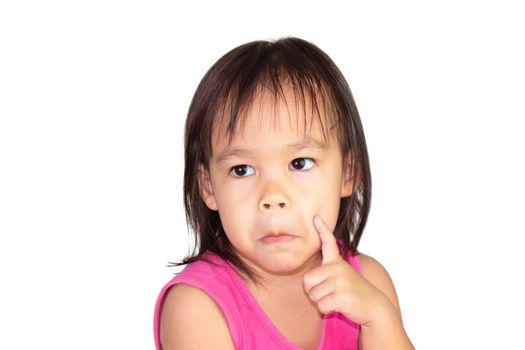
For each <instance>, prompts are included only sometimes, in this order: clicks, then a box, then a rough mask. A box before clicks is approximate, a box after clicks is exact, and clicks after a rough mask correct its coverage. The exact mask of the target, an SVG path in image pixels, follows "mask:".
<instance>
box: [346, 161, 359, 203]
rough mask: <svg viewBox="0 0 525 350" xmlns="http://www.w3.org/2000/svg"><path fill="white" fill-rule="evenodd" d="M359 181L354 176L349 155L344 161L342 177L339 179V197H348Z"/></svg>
mask: <svg viewBox="0 0 525 350" xmlns="http://www.w3.org/2000/svg"><path fill="white" fill-rule="evenodd" d="M360 183H361V181H360V179H359V178H356V176H355V174H354V171H353V168H352V161H351V157H350V155H348V159H347V160H346V162H344V168H343V177H342V179H341V198H346V197H350V196H351V195H352V193H353V192H354V190H355V189H356V188H357V186H358V185H359V184H360Z"/></svg>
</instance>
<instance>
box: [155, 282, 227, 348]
mask: <svg viewBox="0 0 525 350" xmlns="http://www.w3.org/2000/svg"><path fill="white" fill-rule="evenodd" d="M160 341H161V343H162V347H163V350H179V349H184V350H186V349H195V350H199V349H203V350H204V349H206V350H209V349H218V350H233V349H234V346H233V342H232V339H231V335H230V331H229V329H228V324H227V322H226V319H225V317H224V314H223V313H222V311H221V309H220V308H219V306H218V305H217V304H216V303H215V301H214V300H213V299H212V298H211V297H210V296H209V295H208V294H206V293H205V292H204V291H202V290H200V289H198V288H194V287H191V286H189V285H185V284H179V285H175V286H173V287H172V288H171V289H170V291H169V292H168V294H167V296H166V299H165V301H164V305H163V309H162V315H161V320H160Z"/></svg>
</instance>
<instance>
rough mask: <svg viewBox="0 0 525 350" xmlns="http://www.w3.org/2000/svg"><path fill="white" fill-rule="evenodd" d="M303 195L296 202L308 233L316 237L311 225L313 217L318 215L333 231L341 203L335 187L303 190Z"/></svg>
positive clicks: (316, 187) (315, 187)
mask: <svg viewBox="0 0 525 350" xmlns="http://www.w3.org/2000/svg"><path fill="white" fill-rule="evenodd" d="M304 194H305V195H304V196H302V198H299V199H298V200H297V201H296V202H297V206H298V208H299V211H300V213H301V216H302V217H303V218H302V219H303V221H304V222H305V224H306V225H307V228H308V231H309V232H310V233H312V234H315V235H318V233H317V231H316V230H315V227H314V225H313V218H314V216H315V215H319V216H320V217H321V218H322V219H323V220H324V222H326V224H327V225H328V227H330V228H331V229H332V230H333V229H334V228H335V224H336V223H337V217H338V215H339V205H340V203H341V197H340V191H339V188H338V187H337V188H336V187H335V186H331V187H330V186H314V187H311V188H309V189H305V191H304Z"/></svg>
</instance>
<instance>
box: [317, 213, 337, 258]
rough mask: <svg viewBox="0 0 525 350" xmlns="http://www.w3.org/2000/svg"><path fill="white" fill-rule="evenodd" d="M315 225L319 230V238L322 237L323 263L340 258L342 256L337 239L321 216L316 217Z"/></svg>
mask: <svg viewBox="0 0 525 350" xmlns="http://www.w3.org/2000/svg"><path fill="white" fill-rule="evenodd" d="M314 226H315V228H316V230H317V232H319V238H320V239H321V253H322V255H323V264H327V263H329V262H332V261H334V260H337V259H339V258H340V257H341V256H340V255H339V247H338V246H337V240H336V239H335V236H334V234H333V233H332V231H331V230H330V229H329V228H328V226H326V224H325V223H324V221H323V220H322V219H321V218H320V217H319V216H315V217H314Z"/></svg>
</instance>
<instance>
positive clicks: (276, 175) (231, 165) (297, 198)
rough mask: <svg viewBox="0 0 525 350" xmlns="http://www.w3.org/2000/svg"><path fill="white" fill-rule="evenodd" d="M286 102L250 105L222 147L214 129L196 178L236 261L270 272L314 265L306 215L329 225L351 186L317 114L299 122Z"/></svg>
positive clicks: (313, 235) (299, 114) (300, 116)
mask: <svg viewBox="0 0 525 350" xmlns="http://www.w3.org/2000/svg"><path fill="white" fill-rule="evenodd" d="M288 101H291V102H289V103H288V109H287V107H286V105H285V104H284V103H283V102H279V103H278V104H277V106H276V108H275V109H274V108H273V102H272V103H271V108H266V109H264V108H261V109H259V108H252V111H250V112H248V115H246V119H245V124H243V125H242V127H238V129H237V130H236V134H235V135H234V136H233V139H232V142H231V143H230V144H227V142H225V138H226V137H225V136H224V134H223V135H222V136H221V135H219V134H221V133H219V132H217V131H216V130H215V131H214V135H213V138H212V145H213V147H212V148H213V149H212V154H213V155H212V157H211V159H210V162H209V172H206V171H201V173H200V176H199V183H200V188H201V195H202V197H203V199H204V201H205V203H206V205H207V206H208V208H210V209H211V210H217V211H218V212H219V216H220V219H221V223H222V225H223V228H224V231H225V232H226V235H227V237H228V239H229V241H230V242H231V244H232V245H233V247H234V248H235V249H236V251H237V252H238V254H239V256H240V258H241V259H242V260H243V261H244V262H245V263H246V264H247V265H248V266H250V267H251V268H253V269H255V271H257V272H260V271H261V270H263V271H264V272H266V273H270V274H273V275H287V274H293V273H298V272H300V271H301V270H304V269H307V268H308V267H309V265H310V264H317V263H318V261H319V259H320V240H319V234H318V233H317V231H316V230H315V227H314V226H313V218H314V216H315V215H319V216H321V218H322V219H323V220H324V221H325V222H326V223H327V225H328V226H329V227H330V228H331V229H332V230H333V229H334V228H335V225H336V222H337V217H338V212H339V205H340V200H341V198H342V197H346V196H349V195H351V191H352V184H351V181H348V178H349V177H348V176H347V175H348V174H347V173H346V172H345V173H343V162H342V157H341V152H340V149H339V145H338V142H337V137H336V133H335V131H334V130H329V129H331V125H325V129H326V132H327V135H328V137H327V139H326V140H325V139H324V138H323V133H322V129H321V126H320V125H319V123H318V122H317V121H316V120H317V118H316V117H312V115H311V113H310V114H308V113H307V115H306V118H307V123H306V124H305V120H304V118H305V117H304V112H303V110H302V109H299V110H297V109H295V108H294V106H295V102H294V99H293V97H292V99H291V100H290V99H288ZM259 105H260V106H264V103H262V104H258V103H254V106H259ZM323 118H324V116H323ZM312 121H313V124H312ZM305 126H306V129H305Z"/></svg>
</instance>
